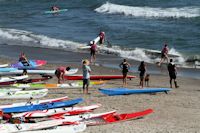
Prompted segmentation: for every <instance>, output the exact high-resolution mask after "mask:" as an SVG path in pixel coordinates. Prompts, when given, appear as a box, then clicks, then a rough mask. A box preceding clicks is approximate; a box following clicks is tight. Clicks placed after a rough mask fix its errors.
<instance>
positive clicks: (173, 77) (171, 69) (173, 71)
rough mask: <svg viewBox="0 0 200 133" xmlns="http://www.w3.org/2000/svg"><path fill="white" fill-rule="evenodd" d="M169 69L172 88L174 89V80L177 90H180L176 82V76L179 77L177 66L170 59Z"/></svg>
mask: <svg viewBox="0 0 200 133" xmlns="http://www.w3.org/2000/svg"><path fill="white" fill-rule="evenodd" d="M167 68H168V72H169V77H170V81H169V83H170V87H171V88H172V80H174V85H175V87H176V88H178V87H179V86H178V85H177V81H176V75H177V71H176V65H175V64H174V63H173V59H170V63H169V64H168V66H167Z"/></svg>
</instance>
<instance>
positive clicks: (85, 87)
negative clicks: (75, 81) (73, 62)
mask: <svg viewBox="0 0 200 133" xmlns="http://www.w3.org/2000/svg"><path fill="white" fill-rule="evenodd" d="M89 64H90V62H89V61H88V60H84V61H83V65H82V70H83V94H89V93H88V88H89V85H90V73H91V69H90V66H89Z"/></svg>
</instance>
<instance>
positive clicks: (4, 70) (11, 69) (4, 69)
mask: <svg viewBox="0 0 200 133" xmlns="http://www.w3.org/2000/svg"><path fill="white" fill-rule="evenodd" d="M15 70H17V69H16V68H12V67H11V68H9V67H8V68H7V67H3V68H0V72H10V71H15Z"/></svg>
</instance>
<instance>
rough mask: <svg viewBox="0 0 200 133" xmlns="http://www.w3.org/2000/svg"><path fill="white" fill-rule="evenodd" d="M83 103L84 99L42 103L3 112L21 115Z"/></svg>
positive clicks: (7, 109) (12, 108)
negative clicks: (22, 113)
mask: <svg viewBox="0 0 200 133" xmlns="http://www.w3.org/2000/svg"><path fill="white" fill-rule="evenodd" d="M82 101H83V99H82V98H77V99H72V100H67V101H60V102H51V103H42V104H36V105H26V106H18V107H11V108H4V109H2V111H3V112H4V113H21V112H28V111H35V110H47V109H53V108H61V107H70V106H73V105H75V104H78V103H80V102H82Z"/></svg>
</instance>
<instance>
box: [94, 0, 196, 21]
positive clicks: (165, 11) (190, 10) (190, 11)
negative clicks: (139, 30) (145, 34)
mask: <svg viewBox="0 0 200 133" xmlns="http://www.w3.org/2000/svg"><path fill="white" fill-rule="evenodd" d="M95 11H96V12H99V13H107V14H123V15H126V16H134V17H158V18H165V17H170V18H171V17H173V18H181V17H182V18H192V17H199V16H200V8H199V7H182V8H178V7H172V8H153V7H134V6H125V5H117V4H112V3H109V2H106V3H105V4H103V5H102V6H100V7H99V8H96V9H95Z"/></svg>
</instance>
